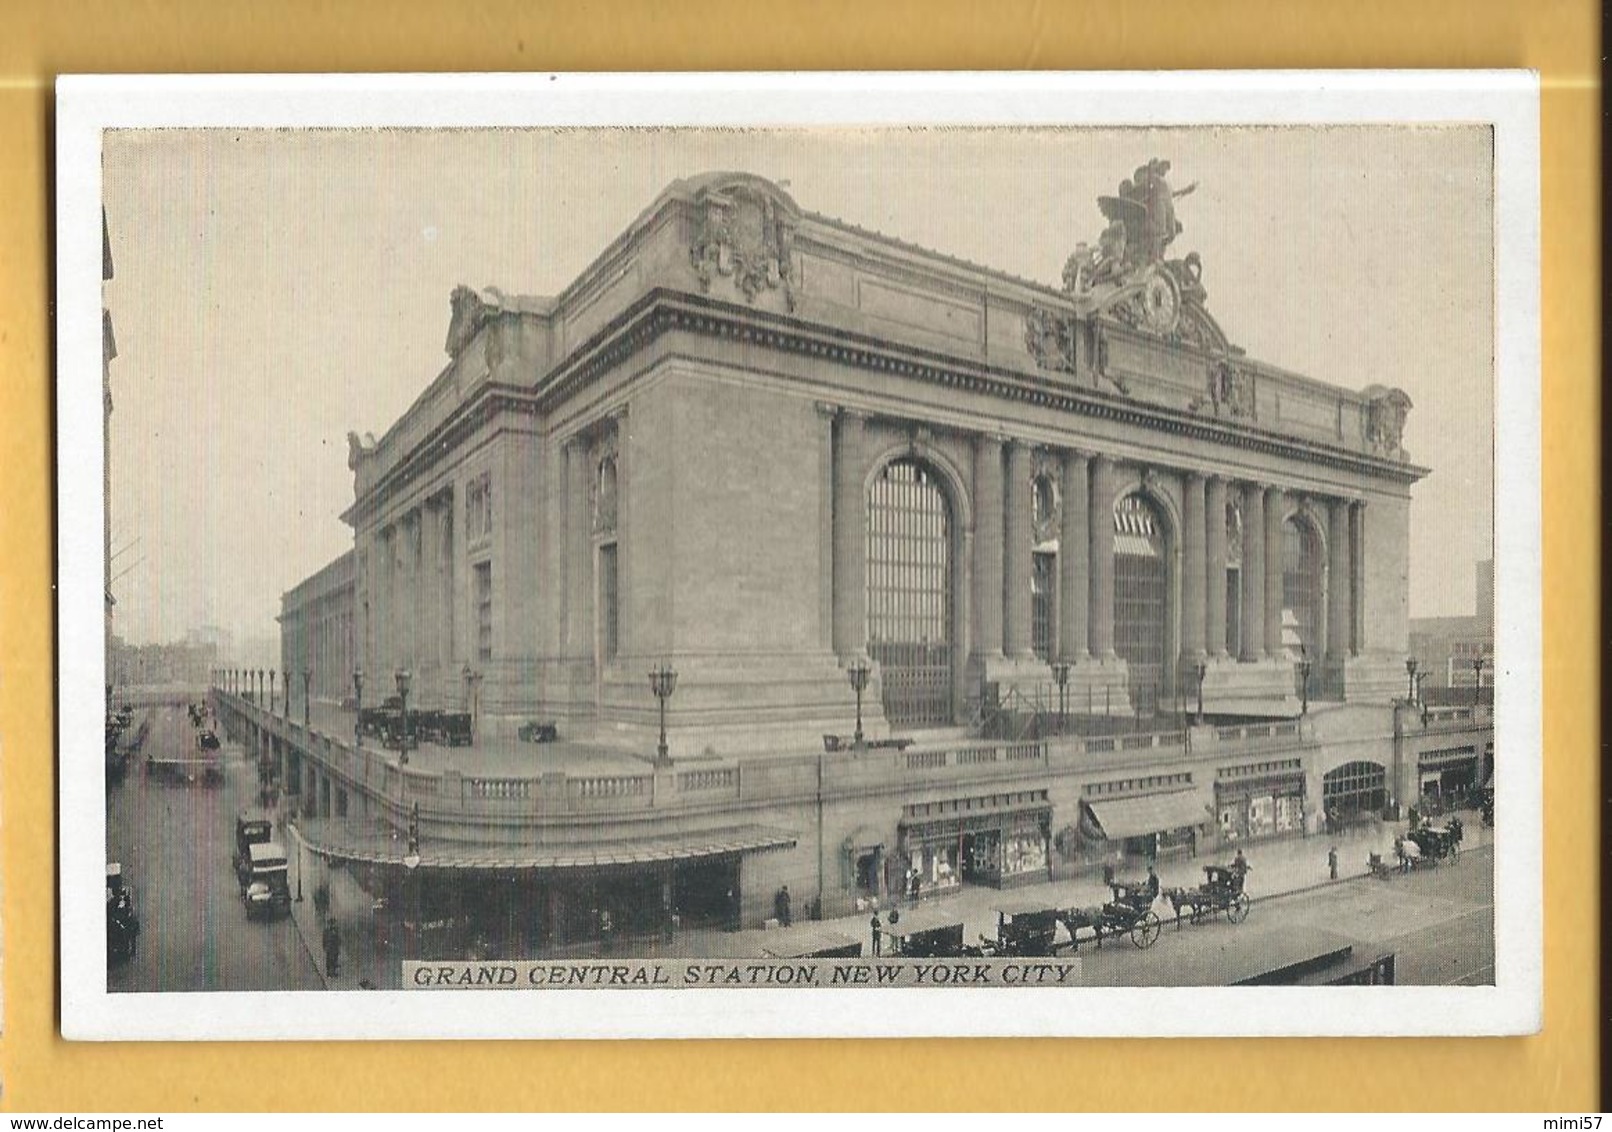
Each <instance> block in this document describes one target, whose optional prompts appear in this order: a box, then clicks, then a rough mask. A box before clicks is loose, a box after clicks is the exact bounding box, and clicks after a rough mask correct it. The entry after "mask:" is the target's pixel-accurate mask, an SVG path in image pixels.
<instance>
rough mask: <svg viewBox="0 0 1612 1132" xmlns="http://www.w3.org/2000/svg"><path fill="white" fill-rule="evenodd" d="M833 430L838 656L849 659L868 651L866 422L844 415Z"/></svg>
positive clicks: (856, 417) (850, 413)
mask: <svg viewBox="0 0 1612 1132" xmlns="http://www.w3.org/2000/svg"><path fill="white" fill-rule="evenodd" d="M834 432H835V452H834V516H833V523H834V532H833V542H834V652H835V653H836V654H837V655H838V656H839V657H840V659H841V660H842V661H850V660H852V659H854V658H856V657H859V656H861V655H863V654H864V653H865V652H866V651H867V647H868V497H867V492H866V491H864V490H863V483H864V479H865V477H866V475H867V468H866V466H865V464H866V460H867V455H866V447H867V445H866V437H867V418H866V417H865V416H863V415H862V414H861V413H853V412H850V411H849V410H847V411H843V412H841V413H840V414H839V419H838V420H837V421H836V422H835V428H834Z"/></svg>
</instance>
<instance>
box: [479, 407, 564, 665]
mask: <svg viewBox="0 0 1612 1132" xmlns="http://www.w3.org/2000/svg"><path fill="white" fill-rule="evenodd" d="M585 464H587V453H585V452H584V447H582V439H580V437H571V440H567V442H566V484H564V497H566V543H564V555H563V561H564V571H566V572H564V579H563V590H564V601H566V616H564V624H566V634H564V637H566V639H564V645H566V648H564V653H566V655H567V656H577V655H579V653H580V651H582V632H584V626H582V555H580V545H582V543H584V542H585V540H587V524H588V519H587V514H585V510H587V508H585V503H584V500H585V495H584V492H585V490H587V468H585ZM495 569H496V564H495ZM471 624H472V626H474V624H476V621H474V619H472V621H471ZM472 639H474V629H472Z"/></svg>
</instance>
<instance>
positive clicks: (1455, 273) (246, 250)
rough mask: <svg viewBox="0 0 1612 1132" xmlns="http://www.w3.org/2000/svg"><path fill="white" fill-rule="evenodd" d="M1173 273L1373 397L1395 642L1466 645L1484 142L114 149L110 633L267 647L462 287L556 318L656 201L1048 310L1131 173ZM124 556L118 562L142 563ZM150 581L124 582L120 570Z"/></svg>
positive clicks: (334, 550) (789, 137)
mask: <svg viewBox="0 0 1612 1132" xmlns="http://www.w3.org/2000/svg"><path fill="white" fill-rule="evenodd" d="M1155 156H1156V157H1164V158H1168V159H1169V160H1171V161H1172V163H1173V166H1174V168H1173V170H1172V182H1173V183H1174V184H1175V185H1176V186H1177V187H1181V186H1184V185H1185V184H1187V183H1188V182H1191V181H1196V182H1198V189H1197V191H1196V192H1195V193H1194V194H1193V195H1191V196H1189V197H1186V198H1185V199H1183V200H1181V201H1180V202H1179V203H1178V207H1177V215H1178V218H1179V219H1180V220H1181V221H1182V223H1183V225H1184V231H1183V233H1182V235H1181V236H1180V237H1178V238H1177V240H1176V243H1175V244H1174V245H1173V246H1172V253H1173V254H1179V255H1184V254H1185V253H1187V252H1189V251H1197V252H1199V253H1200V254H1201V255H1202V257H1203V264H1204V283H1205V286H1206V287H1207V288H1208V291H1209V300H1208V307H1209V310H1210V311H1211V313H1213V314H1214V315H1215V317H1216V318H1217V319H1218V320H1219V322H1220V324H1221V326H1222V327H1223V328H1224V329H1225V331H1226V333H1227V334H1228V336H1229V337H1230V338H1231V340H1232V341H1233V342H1235V343H1237V344H1238V345H1241V346H1243V347H1244V348H1246V349H1247V350H1248V352H1249V353H1250V354H1251V355H1253V356H1254V357H1257V358H1260V359H1262V360H1264V361H1268V362H1271V363H1273V364H1276V365H1279V366H1283V367H1286V368H1288V369H1293V370H1297V371H1299V372H1301V373H1305V374H1308V375H1310V376H1312V377H1316V378H1319V379H1321V380H1324V381H1328V382H1332V383H1335V384H1337V385H1341V386H1344V387H1347V388H1351V389H1359V388H1362V387H1364V386H1366V385H1370V384H1373V383H1378V384H1383V385H1397V386H1399V387H1401V388H1403V389H1404V390H1405V391H1406V392H1407V393H1409V394H1410V397H1411V399H1412V401H1414V402H1415V405H1416V407H1415V409H1414V410H1413V411H1412V412H1411V414H1410V420H1409V423H1408V425H1407V428H1406V432H1405V446H1406V448H1407V449H1409V451H1410V453H1411V457H1412V459H1413V460H1415V461H1416V462H1417V463H1419V464H1422V465H1425V466H1428V467H1431V468H1432V469H1433V473H1432V475H1430V476H1429V477H1428V478H1427V479H1425V480H1423V481H1422V482H1421V483H1419V484H1418V485H1417V486H1416V487H1415V488H1414V491H1413V503H1412V506H1411V587H1410V608H1411V614H1412V616H1433V615H1459V614H1464V613H1470V612H1471V611H1472V609H1473V603H1474V592H1473V591H1474V580H1473V564H1474V563H1475V562H1476V561H1478V560H1479V559H1483V558H1488V557H1490V556H1491V553H1492V551H1491V544H1492V536H1493V498H1494V495H1493V417H1494V410H1493V371H1494V362H1493V325H1494V322H1493V222H1492V216H1493V204H1492V202H1493V192H1492V184H1493V176H1492V162H1491V144H1490V134H1489V131H1488V130H1487V129H1486V128H1459V129H1457V128H1407V127H1370V128H1367V127H1334V128H1328V129H1310V128H1292V127H1283V128H1273V129H1243V130H1224V129H1221V130H1205V129H1193V130H1166V129H1145V130H1116V129H1092V130H968V131H942V130H933V129H928V130H907V131H891V130H867V131H861V130H856V131H853V130H843V129H818V130H794V131H773V132H760V131H737V130H721V131H718V130H702V131H693V130H643V131H632V132H620V131H599V130H581V129H578V130H567V131H556V130H520V131H396V130H393V131H372V130H358V131H326V132H312V131H293V130H280V131H258V132H252V131H237V130H212V131H194V130H188V131H187V130H162V131H146V132H137V133H130V132H121V133H108V134H107V135H106V146H105V159H104V171H105V181H104V184H105V188H104V192H105V201H106V210H107V219H108V223H109V225H110V232H111V241H112V253H113V258H114V260H115V264H116V269H117V277H116V279H115V280H113V281H112V282H111V283H110V284H108V286H107V288H106V292H105V294H106V304H107V306H108V307H109V308H110V309H111V311H112V317H113V321H114V326H115V331H116V336H117V344H118V350H119V356H118V358H117V359H116V360H115V361H114V362H113V363H112V391H113V398H114V401H115V404H116V411H115V413H114V415H113V418H112V476H113V493H112V494H113V498H112V516H113V518H112V539H113V548H114V551H117V550H118V549H119V548H122V547H125V546H127V545H129V544H131V543H134V545H133V547H132V548H131V549H129V550H127V551H124V552H123V553H122V554H121V555H120V557H119V558H118V559H117V562H116V564H115V567H114V571H113V572H114V573H117V572H118V571H121V570H123V569H124V568H125V567H126V566H129V565H131V564H135V563H138V564H137V565H134V566H133V569H131V570H130V571H129V572H128V573H127V574H126V575H125V576H124V577H123V578H122V579H121V580H120V581H119V582H118V583H117V584H116V585H115V586H114V592H115V593H116V595H117V597H118V606H117V609H116V631H117V632H119V633H120V634H121V635H123V636H124V637H125V638H126V639H128V640H131V641H134V642H143V641H150V640H169V639H172V638H175V637H179V636H182V635H183V634H184V632H185V631H186V630H187V629H188V628H190V627H192V626H194V625H198V624H203V623H212V624H218V625H223V626H225V627H227V628H229V629H231V630H232V631H233V632H234V633H235V634H236V639H237V640H238V641H239V640H242V639H243V638H248V637H263V636H270V635H274V636H276V637H277V630H276V626H275V625H274V623H273V617H274V615H275V614H276V613H277V612H278V611H279V602H280V595H281V593H282V592H284V591H285V590H287V589H289V588H290V587H291V586H293V585H295V584H296V583H297V582H298V581H300V580H301V579H302V578H304V577H306V576H307V575H308V574H310V573H311V572H313V571H314V570H316V569H318V568H319V567H320V566H322V565H324V564H325V563H326V562H328V561H330V560H331V559H332V558H334V557H336V556H337V555H339V554H341V553H342V552H343V551H344V550H346V549H348V548H349V547H350V546H351V545H352V542H351V531H350V529H349V528H348V527H347V526H346V525H345V524H343V523H342V522H341V521H340V519H339V518H338V516H339V515H340V513H341V512H342V511H343V510H344V509H345V508H346V507H347V506H348V505H349V504H350V503H351V501H352V474H351V473H350V472H349V471H348V469H347V445H346V440H345V436H346V433H347V431H348V430H349V429H354V430H357V431H359V432H373V433H375V434H376V435H380V434H381V433H382V432H383V431H385V429H386V428H387V427H388V426H389V425H390V424H391V423H392V422H393V421H394V420H396V419H397V417H398V416H399V414H401V413H402V412H403V410H404V409H406V408H407V407H408V405H409V404H410V403H411V402H412V401H413V399H414V398H415V396H416V395H417V394H418V393H419V392H420V390H422V389H423V388H424V387H425V385H426V384H427V383H428V382H429V381H430V380H431V379H432V378H433V377H434V376H436V374H437V373H438V372H440V371H441V369H442V367H443V365H444V364H445V363H446V361H447V358H446V355H445V354H444V353H443V341H444V339H445V337H446V334H447V326H448V295H449V293H450V292H451V291H452V289H453V287H454V286H455V285H456V284H460V283H465V284H469V285H471V286H475V287H483V286H488V285H491V286H496V287H499V288H501V289H503V290H505V291H511V292H524V293H529V294H548V295H552V294H554V293H556V292H557V291H559V290H560V289H561V288H563V287H564V286H565V285H566V284H567V283H568V282H570V281H571V280H572V279H574V278H575V277H576V275H577V274H578V273H579V272H580V271H581V270H582V269H583V268H584V267H586V266H587V264H588V263H589V262H590V261H591V260H592V259H593V258H594V257H595V256H596V255H598V253H599V252H600V251H602V250H603V249H604V247H605V246H606V245H607V244H608V243H609V242H610V241H611V240H613V239H614V238H615V237H616V236H617V235H618V234H619V233H620V232H621V231H622V229H623V228H624V227H625V226H626V225H627V224H629V223H630V222H631V221H632V220H633V219H634V218H635V217H636V216H637V215H638V214H639V213H640V212H641V211H643V209H644V208H645V207H646V206H647V205H648V204H649V203H650V201H651V200H653V199H654V197H655V196H656V195H657V194H658V193H659V192H660V191H661V190H662V189H663V188H665V187H666V185H667V184H669V183H670V182H671V181H673V180H674V179H676V178H678V177H681V176H687V175H690V174H693V173H699V172H705V171H708V170H712V169H736V170H744V171H748V172H753V173H758V174H760V175H762V176H765V177H770V178H773V179H774V180H778V181H782V182H787V185H786V187H787V189H788V191H789V192H790V193H791V194H792V195H793V196H794V197H795V199H796V201H797V202H799V204H800V205H801V207H802V208H804V209H806V210H807V211H810V212H818V213H823V214H826V215H829V216H835V217H840V218H842V219H845V220H848V221H850V222H852V223H855V224H857V225H859V226H861V227H864V228H872V229H876V230H878V231H881V232H884V233H887V234H889V235H892V236H898V237H900V238H902V239H905V240H910V241H913V242H915V243H918V244H922V245H925V246H927V247H930V248H934V249H936V250H938V251H942V252H946V253H948V254H951V255H954V256H959V257H962V258H963V259H967V260H971V261H974V262H977V263H981V264H986V265H989V266H991V267H995V268H999V269H1001V270H1005V271H1008V272H1012V273H1013V274H1016V275H1020V276H1024V277H1026V278H1029V279H1033V280H1038V281H1041V282H1044V283H1046V284H1048V285H1054V286H1055V285H1058V284H1059V283H1060V280H1061V275H1062V269H1063V264H1064V260H1065V259H1066V258H1067V256H1068V255H1069V253H1070V252H1071V251H1072V250H1073V249H1074V246H1075V244H1076V243H1077V242H1078V241H1082V240H1086V241H1092V242H1095V238H1096V236H1097V234H1098V232H1099V231H1100V230H1101V228H1102V225H1103V219H1102V216H1101V214H1100V213H1099V212H1098V209H1097V204H1096V198H1097V196H1099V195H1100V194H1105V193H1113V192H1114V191H1115V188H1116V186H1117V185H1118V184H1119V182H1120V181H1121V180H1123V179H1125V178H1127V177H1129V176H1130V175H1131V173H1132V171H1133V170H1134V169H1135V168H1136V167H1137V166H1138V165H1141V164H1143V163H1144V162H1145V161H1146V160H1147V159H1148V158H1150V157H1155ZM135 540H138V542H137V543H135ZM142 559H143V561H142Z"/></svg>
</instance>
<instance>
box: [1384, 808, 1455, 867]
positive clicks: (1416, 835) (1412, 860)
mask: <svg viewBox="0 0 1612 1132" xmlns="http://www.w3.org/2000/svg"><path fill="white" fill-rule="evenodd" d="M1463 832H1464V831H1463V830H1462V828H1461V819H1460V818H1451V819H1450V820H1449V823H1448V824H1446V825H1442V826H1437V825H1429V824H1426V823H1423V824H1419V825H1417V826H1416V827H1414V828H1413V829H1411V830H1410V832H1408V833H1406V834H1404V835H1402V836H1399V837H1395V838H1394V860H1393V861H1387V860H1384V859H1383V856H1382V854H1381V853H1373V854H1371V855H1370V857H1368V858H1367V861H1366V865H1367V867H1368V868H1369V869H1370V870H1371V874H1372V876H1376V877H1386V876H1391V875H1392V874H1394V873H1408V872H1413V871H1415V870H1417V869H1434V868H1437V867H1438V866H1439V863H1440V862H1441V861H1450V862H1452V863H1454V862H1456V861H1459V860H1460V859H1461V857H1460V846H1461V838H1462V835H1463Z"/></svg>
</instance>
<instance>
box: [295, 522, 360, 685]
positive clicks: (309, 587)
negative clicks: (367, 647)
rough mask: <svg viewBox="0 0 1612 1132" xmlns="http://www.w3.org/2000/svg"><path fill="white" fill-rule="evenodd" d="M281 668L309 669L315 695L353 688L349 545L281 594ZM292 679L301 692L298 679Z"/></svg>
mask: <svg viewBox="0 0 1612 1132" xmlns="http://www.w3.org/2000/svg"><path fill="white" fill-rule="evenodd" d="M280 609H281V612H280V668H281V670H282V671H285V672H292V673H298V674H300V673H302V672H306V673H308V681H309V683H308V692H309V695H311V696H312V697H313V698H315V699H327V700H336V701H340V700H342V699H344V698H345V697H347V696H350V695H352V694H353V669H354V668H355V667H356V663H355V662H356V657H357V654H356V653H355V652H354V649H353V552H352V551H350V550H349V551H348V552H347V553H346V554H343V555H342V556H341V557H340V558H338V559H336V560H335V561H334V562H332V563H330V564H329V565H328V566H326V567H324V568H323V569H322V570H320V571H319V572H318V573H317V574H314V575H313V576H312V577H310V578H308V579H306V580H305V581H303V582H300V583H298V584H297V585H296V586H295V587H293V588H292V589H290V590H288V591H287V592H286V593H285V594H283V595H281V598H280ZM300 679H301V678H300V675H299V676H298V682H297V683H296V684H295V685H294V687H295V689H296V692H295V695H297V696H299V697H300V695H301V689H302V685H301V683H300Z"/></svg>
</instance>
